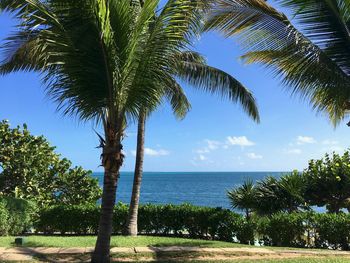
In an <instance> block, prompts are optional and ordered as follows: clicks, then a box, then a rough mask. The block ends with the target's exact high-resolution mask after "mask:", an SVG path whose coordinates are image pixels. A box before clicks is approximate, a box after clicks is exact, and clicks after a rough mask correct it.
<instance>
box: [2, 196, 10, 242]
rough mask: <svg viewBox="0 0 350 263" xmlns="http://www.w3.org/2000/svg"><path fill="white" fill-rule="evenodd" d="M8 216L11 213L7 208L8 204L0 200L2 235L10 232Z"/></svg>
mask: <svg viewBox="0 0 350 263" xmlns="http://www.w3.org/2000/svg"><path fill="white" fill-rule="evenodd" d="M8 218H9V213H8V211H7V209H6V204H5V202H3V201H2V200H0V236H5V235H7V234H8V230H9V224H8Z"/></svg>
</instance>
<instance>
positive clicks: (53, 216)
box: [35, 205, 100, 234]
mask: <svg viewBox="0 0 350 263" xmlns="http://www.w3.org/2000/svg"><path fill="white" fill-rule="evenodd" d="M99 215H100V209H99V207H97V206H92V205H85V206H83V205H76V206H68V205H67V206H63V205H61V206H53V207H49V208H45V209H42V210H41V211H40V212H39V220H38V221H37V222H36V223H35V227H36V231H37V232H43V233H45V234H53V233H57V232H58V233H61V234H66V233H74V234H89V233H92V234H94V233H97V227H98V219H99Z"/></svg>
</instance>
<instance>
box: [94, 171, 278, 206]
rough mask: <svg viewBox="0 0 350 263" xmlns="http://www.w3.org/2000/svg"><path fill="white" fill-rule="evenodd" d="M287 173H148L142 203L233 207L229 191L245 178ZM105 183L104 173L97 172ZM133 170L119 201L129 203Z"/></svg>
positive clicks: (121, 185) (124, 181) (127, 175)
mask: <svg viewBox="0 0 350 263" xmlns="http://www.w3.org/2000/svg"><path fill="white" fill-rule="evenodd" d="M282 174H284V173H283V172H144V173H143V177H142V185H141V197H140V202H141V203H152V204H182V203H190V204H193V205H200V206H210V207H223V208H230V202H229V200H228V199H227V195H226V193H227V191H228V190H230V189H232V188H234V187H237V186H239V185H241V184H242V183H243V182H244V180H245V179H247V178H250V179H251V180H253V181H259V180H262V179H263V178H264V177H266V176H274V177H280V176H281V175H282ZM93 176H94V177H96V178H98V180H99V183H100V185H102V180H103V174H102V173H94V174H93ZM132 183H133V172H122V173H121V176H120V181H119V184H118V189H117V198H116V201H117V202H123V203H129V202H130V197H131V191H132Z"/></svg>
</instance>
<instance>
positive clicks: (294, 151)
mask: <svg viewBox="0 0 350 263" xmlns="http://www.w3.org/2000/svg"><path fill="white" fill-rule="evenodd" d="M286 153H288V154H301V150H300V149H289V150H287V151H286Z"/></svg>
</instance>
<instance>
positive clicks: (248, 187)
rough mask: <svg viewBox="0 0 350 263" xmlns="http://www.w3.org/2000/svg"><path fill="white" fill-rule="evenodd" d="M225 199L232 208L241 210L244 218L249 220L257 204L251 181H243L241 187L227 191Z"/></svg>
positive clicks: (255, 192)
mask: <svg viewBox="0 0 350 263" xmlns="http://www.w3.org/2000/svg"><path fill="white" fill-rule="evenodd" d="M227 197H228V198H229V200H230V203H231V206H232V208H234V209H239V210H243V211H244V212H245V216H246V218H247V219H250V217H251V215H252V212H253V211H254V210H255V209H256V203H257V200H256V199H257V191H256V187H255V185H254V182H253V181H252V180H251V179H247V180H245V181H244V182H243V184H242V185H241V186H239V187H237V188H234V189H232V190H230V191H228V192H227Z"/></svg>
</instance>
